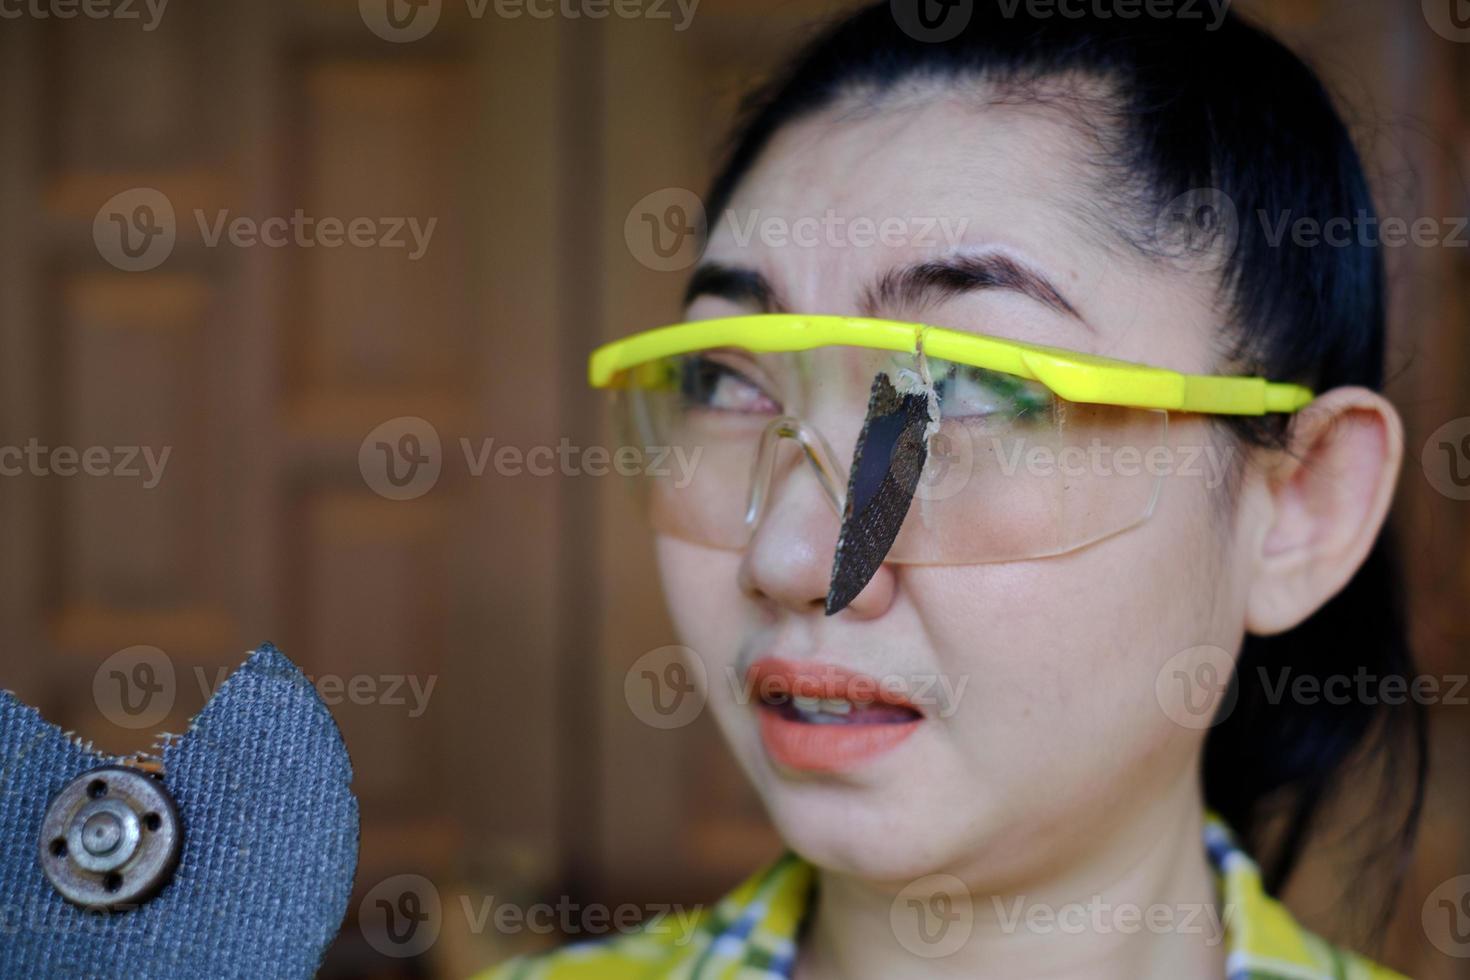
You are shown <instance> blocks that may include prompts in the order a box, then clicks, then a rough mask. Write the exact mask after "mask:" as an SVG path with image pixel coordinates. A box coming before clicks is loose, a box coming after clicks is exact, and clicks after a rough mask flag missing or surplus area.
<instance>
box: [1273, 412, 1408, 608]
mask: <svg viewBox="0 0 1470 980" xmlns="http://www.w3.org/2000/svg"><path fill="white" fill-rule="evenodd" d="M1403 454H1404V427H1403V422H1401V421H1400V420H1399V416H1398V413H1397V412H1396V411H1394V408H1393V406H1392V405H1390V404H1389V403H1388V401H1387V400H1386V399H1385V398H1384V397H1383V396H1382V395H1380V394H1378V393H1377V392H1375V391H1370V390H1368V389H1367V388H1356V387H1352V388H1334V389H1333V390H1331V391H1329V392H1327V393H1325V394H1323V395H1321V396H1320V397H1318V398H1317V399H1316V400H1315V401H1313V402H1312V404H1311V405H1309V406H1307V407H1306V408H1305V409H1303V410H1302V411H1301V413H1300V414H1299V415H1298V416H1297V418H1296V419H1294V420H1293V423H1292V429H1291V436H1290V441H1289V448H1288V450H1287V451H1286V452H1282V453H1277V454H1276V458H1274V459H1273V460H1272V462H1271V463H1270V464H1269V465H1268V467H1267V469H1266V471H1265V475H1264V497H1265V498H1266V500H1267V501H1268V502H1269V503H1268V508H1269V509H1268V511H1267V518H1266V522H1265V526H1264V529H1263V532H1262V534H1261V535H1260V541H1259V545H1258V546H1257V547H1256V548H1255V555H1254V558H1255V569H1254V575H1253V576H1252V579H1251V583H1250V591H1249V594H1248V598H1247V603H1246V623H1245V625H1246V629H1247V630H1248V631H1249V632H1251V633H1255V634H1257V635H1263V636H1264V635H1270V634H1272V633H1281V632H1284V631H1286V630H1289V629H1291V628H1292V627H1294V626H1296V625H1297V624H1298V623H1300V622H1302V621H1303V620H1304V619H1306V618H1307V617H1308V616H1310V615H1312V613H1314V612H1316V611H1317V610H1318V609H1319V608H1321V606H1322V605H1323V604H1324V603H1325V602H1327V600H1328V599H1330V598H1332V597H1333V596H1334V595H1336V594H1337V593H1338V592H1339V591H1340V590H1341V589H1342V587H1343V586H1345V585H1346V584H1347V583H1348V580H1349V579H1351V578H1352V576H1353V574H1354V573H1355V572H1357V570H1358V567H1359V566H1360V565H1362V563H1363V560H1364V558H1366V557H1367V555H1368V551H1369V549H1370V548H1372V546H1373V541H1374V539H1376V538H1377V537H1378V532H1379V530H1380V529H1381V528H1382V527H1383V522H1384V519H1385V518H1386V517H1387V515H1388V507H1389V504H1390V502H1391V501H1392V500H1393V490H1394V484H1395V483H1396V482H1397V479H1398V471H1399V464H1400V462H1401V461H1402V460H1403Z"/></svg>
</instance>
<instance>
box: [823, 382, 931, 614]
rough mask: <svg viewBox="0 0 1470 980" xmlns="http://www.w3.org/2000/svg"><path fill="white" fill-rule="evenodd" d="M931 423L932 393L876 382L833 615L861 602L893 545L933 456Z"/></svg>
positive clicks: (836, 570)
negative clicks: (902, 390)
mask: <svg viewBox="0 0 1470 980" xmlns="http://www.w3.org/2000/svg"><path fill="white" fill-rule="evenodd" d="M929 420H930V415H929V393H928V392H927V391H925V390H923V389H922V388H920V389H918V390H914V391H905V392H900V391H899V390H898V389H897V388H895V387H894V386H893V382H892V381H890V380H889V378H888V375H887V374H886V373H881V372H880V373H879V374H878V376H877V377H875V378H874V379H873V389H872V391H871V393H870V394H869V395H868V415H867V418H865V419H864V420H863V429H862V432H861V433H860V434H859V435H858V441H857V448H856V449H855V450H854V451H853V458H852V476H850V477H849V478H848V483H847V505H846V506H845V507H844V508H843V513H842V532H841V534H840V535H839V536H838V538H837V553H836V555H834V556H833V559H832V579H831V582H830V584H829V585H828V586H827V615H828V616H832V615H835V614H836V613H839V612H841V611H842V610H843V609H846V608H847V606H848V604H849V603H851V602H852V600H854V599H856V598H857V596H858V593H859V592H861V591H862V590H863V587H864V586H865V585H867V584H868V582H870V581H871V580H872V578H873V576H874V575H875V574H877V572H878V569H879V567H881V566H882V564H883V559H884V558H886V557H887V556H888V550H889V549H890V548H892V547H893V542H894V539H896V538H897V537H898V531H899V529H900V528H901V527H903V521H904V518H905V517H906V516H907V515H908V512H909V504H911V503H912V502H913V499H914V489H915V488H916V487H917V486H918V484H919V475H920V474H921V473H923V471H924V462H925V460H926V459H927V458H928V456H929V446H928V439H927V437H926V430H927V428H928V425H929Z"/></svg>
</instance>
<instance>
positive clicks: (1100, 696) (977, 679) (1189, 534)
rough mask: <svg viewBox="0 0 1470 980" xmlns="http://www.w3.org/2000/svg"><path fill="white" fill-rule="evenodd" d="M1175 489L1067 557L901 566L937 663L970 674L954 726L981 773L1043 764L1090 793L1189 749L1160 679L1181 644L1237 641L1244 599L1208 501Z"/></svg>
mask: <svg viewBox="0 0 1470 980" xmlns="http://www.w3.org/2000/svg"><path fill="white" fill-rule="evenodd" d="M1180 491H1181V492H1179V493H1176V494H1175V499H1174V500H1173V502H1172V506H1162V505H1161V507H1160V509H1159V511H1158V512H1156V513H1155V515H1154V516H1153V517H1152V518H1151V519H1150V520H1149V521H1147V522H1145V523H1144V524H1143V525H1141V526H1139V527H1137V528H1134V529H1132V530H1131V531H1128V532H1125V533H1123V534H1120V535H1118V536H1116V537H1114V538H1112V539H1109V540H1107V541H1103V542H1100V543H1098V544H1096V545H1094V546H1092V547H1090V548H1085V549H1083V550H1081V551H1077V552H1074V553H1072V554H1069V555H1063V556H1058V557H1053V558H1047V559H1042V560H1038V561H1030V562H1014V563H1006V564H995V565H975V566H956V567H946V568H940V567H927V568H921V567H913V568H906V569H904V570H903V571H902V572H901V575H902V585H901V589H902V592H903V593H904V596H905V598H906V601H908V602H911V603H912V604H913V605H914V606H915V608H916V610H917V619H918V620H919V621H920V622H922V623H923V624H924V625H925V629H926V630H927V633H928V642H929V643H930V644H931V645H932V647H933V651H934V656H935V657H936V660H937V663H938V666H939V669H940V670H942V671H943V672H944V673H946V674H950V675H953V676H954V677H956V678H957V679H958V680H961V681H964V682H965V683H966V684H967V685H968V687H967V693H966V695H965V697H964V698H963V699H961V700H960V702H959V710H957V711H956V712H955V714H954V716H953V718H952V728H953V730H954V732H955V734H956V736H957V738H956V746H957V749H958V751H960V752H962V753H964V754H966V755H967V756H968V757H969V758H970V762H971V765H972V766H973V767H975V769H976V770H978V772H979V774H980V775H981V776H982V778H986V779H994V778H999V780H1000V781H1001V782H1003V783H1006V784H1015V785H1018V786H1019V785H1020V784H1023V783H1024V782H1025V781H1027V780H1035V777H1036V775H1037V773H1038V770H1040V771H1043V772H1044V773H1045V775H1046V776H1047V778H1046V779H1045V780H1040V781H1038V782H1041V783H1045V784H1046V790H1045V792H1047V793H1048V794H1052V795H1059V796H1064V797H1071V798H1073V801H1074V802H1076V800H1077V799H1080V798H1084V797H1085V798H1087V799H1089V800H1091V801H1093V802H1097V801H1098V800H1099V799H1100V798H1101V797H1103V796H1111V795H1116V794H1121V793H1122V792H1124V791H1125V790H1127V789H1129V788H1131V789H1133V790H1136V789H1138V788H1139V786H1140V784H1141V783H1143V782H1146V781H1148V780H1150V779H1153V778H1156V777H1158V776H1162V777H1163V778H1168V776H1167V773H1172V774H1173V775H1174V776H1177V775H1178V773H1179V772H1180V769H1181V766H1183V765H1184V764H1186V763H1187V761H1188V760H1189V759H1191V758H1192V756H1193V753H1194V752H1195V751H1197V748H1198V745H1199V742H1200V740H1201V738H1202V737H1203V734H1204V732H1203V731H1200V730H1198V729H1196V728H1189V727H1186V726H1182V725H1180V724H1179V723H1178V722H1177V721H1176V720H1175V719H1174V718H1173V717H1171V716H1170V714H1169V713H1168V711H1166V706H1165V705H1163V704H1161V703H1160V695H1159V693H1158V688H1157V685H1158V682H1159V679H1160V676H1161V673H1162V672H1163V671H1165V670H1166V665H1167V664H1168V663H1169V661H1170V658H1172V657H1174V656H1175V654H1178V653H1180V651H1183V650H1187V649H1189V648H1192V647H1196V646H1199V645H1202V644H1209V645H1213V646H1219V647H1223V648H1224V649H1226V650H1230V651H1233V650H1234V649H1236V647H1237V644H1238V641H1239V630H1240V618H1241V612H1240V610H1239V609H1238V608H1234V607H1236V606H1238V605H1239V603H1238V602H1237V601H1236V600H1235V599H1233V598H1232V597H1231V596H1230V594H1229V593H1230V590H1229V588H1228V585H1227V583H1228V581H1229V578H1230V576H1229V574H1228V570H1226V569H1224V568H1223V567H1222V565H1223V563H1224V562H1225V560H1226V557H1227V556H1226V553H1225V549H1224V547H1223V546H1222V545H1223V539H1222V537H1221V536H1220V535H1218V534H1217V533H1216V531H1215V526H1214V524H1213V523H1212V522H1213V521H1214V518H1213V516H1212V515H1211V514H1210V513H1209V509H1208V508H1209V507H1210V506H1211V502H1210V501H1208V500H1207V499H1205V498H1204V497H1203V494H1202V493H1200V492H1199V488H1198V487H1181V488H1180ZM1232 623H1233V625H1232ZM1018 763H1019V764H1018ZM1160 763H1167V765H1164V766H1162V768H1160V767H1159V764H1160ZM1166 771H1167V772H1166ZM1018 792H1020V793H1021V794H1022V795H1023V796H1030V797H1032V798H1034V796H1035V794H1036V792H1037V790H1033V789H1030V788H1029V787H1022V788H1019V790H1018Z"/></svg>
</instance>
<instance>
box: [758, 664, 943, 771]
mask: <svg viewBox="0 0 1470 980" xmlns="http://www.w3.org/2000/svg"><path fill="white" fill-rule="evenodd" d="M746 684H747V689H748V690H749V692H750V694H751V698H752V703H753V704H754V705H755V707H756V711H757V714H758V715H759V721H760V732H761V741H762V743H763V744H764V745H765V748H766V752H767V753H768V754H769V755H770V756H771V758H772V759H773V760H774V761H776V762H778V763H780V764H782V765H784V766H787V767H789V768H793V769H802V770H807V771H813V772H836V771H840V770H844V769H850V768H853V767H854V766H856V765H858V764H860V763H862V762H865V761H867V760H868V759H871V758H873V757H875V756H877V755H879V754H881V753H883V752H886V751H888V750H889V749H891V748H894V747H895V746H897V745H898V744H899V743H900V742H902V741H904V740H905V739H907V738H908V737H909V736H910V735H911V734H913V733H914V732H915V731H916V730H917V729H918V727H919V723H920V722H922V721H923V720H924V713H923V712H922V711H921V710H919V709H918V708H917V707H915V706H914V705H913V704H911V703H909V702H908V701H907V700H906V698H905V697H904V695H903V693H902V691H901V690H900V689H899V687H900V686H895V685H893V684H885V683H883V682H881V681H879V680H878V679H876V678H873V677H870V676H868V675H866V674H859V673H855V672H853V671H849V670H846V669H845V668H842V667H837V666H834V665H831V664H813V663H798V662H795V661H789V660H780V659H776V658H768V659H764V660H759V661H757V662H756V663H754V664H752V665H751V668H750V670H749V671H748V672H747V674H746Z"/></svg>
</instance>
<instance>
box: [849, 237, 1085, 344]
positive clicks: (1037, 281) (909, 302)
mask: <svg viewBox="0 0 1470 980" xmlns="http://www.w3.org/2000/svg"><path fill="white" fill-rule="evenodd" d="M986 289H1003V290H1009V291H1011V292H1017V293H1020V294H1022V295H1023V296H1029V297H1030V298H1031V299H1034V300H1036V302H1038V303H1041V304H1042V305H1043V306H1046V307H1048V308H1049V309H1052V310H1055V311H1056V312H1058V313H1065V314H1066V315H1067V316H1070V317H1072V318H1074V319H1076V320H1077V321H1079V322H1080V323H1082V324H1083V325H1084V326H1088V328H1089V329H1091V327H1090V325H1088V324H1087V321H1086V320H1083V319H1082V314H1080V313H1078V312H1077V308H1076V307H1074V306H1073V305H1072V304H1071V303H1070V302H1068V301H1067V298H1066V297H1065V296H1063V295H1062V292H1061V290H1059V289H1057V287H1056V286H1054V285H1052V283H1051V280H1049V279H1047V278H1046V276H1044V275H1042V274H1041V273H1040V272H1037V271H1036V270H1035V269H1032V268H1030V267H1029V266H1027V265H1024V264H1023V263H1021V262H1018V261H1017V260H1015V259H1013V258H1011V257H1010V256H1008V255H1001V254H998V253H994V252H991V253H982V254H979V255H954V256H947V257H945V258H942V259H933V260H931V261H928V262H921V263H919V264H918V265H911V266H906V267H904V268H901V269H890V270H889V271H887V272H885V273H883V274H882V275H881V276H879V277H878V280H877V282H875V283H874V284H873V285H872V286H870V287H869V288H868V289H866V290H865V291H864V293H863V309H864V311H865V312H867V313H868V315H870V316H872V315H875V314H876V313H877V311H879V310H900V311H918V310H922V309H923V308H924V307H926V306H928V305H929V304H930V303H934V302H937V301H938V300H941V299H948V298H949V297H951V296H960V295H963V294H965V293H971V292H978V291H980V290H986Z"/></svg>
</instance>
